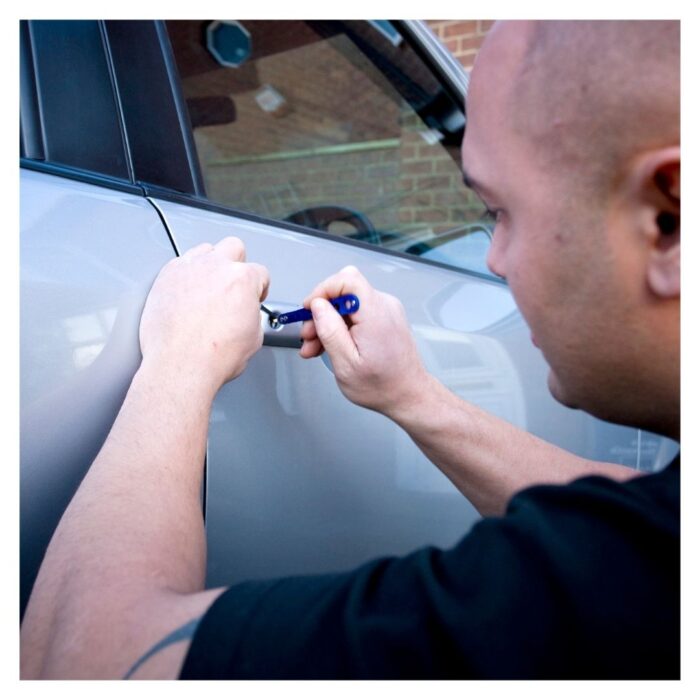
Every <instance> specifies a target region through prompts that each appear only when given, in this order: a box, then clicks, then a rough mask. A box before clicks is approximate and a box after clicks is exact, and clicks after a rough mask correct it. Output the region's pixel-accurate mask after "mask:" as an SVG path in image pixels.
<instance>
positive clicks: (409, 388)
mask: <svg viewBox="0 0 700 700" xmlns="http://www.w3.org/2000/svg"><path fill="white" fill-rule="evenodd" d="M342 294H355V295H356V296H357V297H358V298H359V299H360V308H359V310H358V311H357V312H355V313H354V314H352V315H351V316H340V314H338V312H337V311H336V310H335V309H334V308H333V307H332V306H331V305H330V303H329V302H328V299H332V298H334V297H337V296H340V295H342ZM304 306H305V307H306V308H310V309H311V313H312V314H313V321H306V322H305V323H304V326H303V328H302V331H301V337H302V339H303V341H304V342H303V345H302V347H301V350H300V351H299V354H300V355H301V356H302V357H303V358H307V359H308V358H311V357H317V356H318V355H320V354H321V353H322V352H323V351H324V349H325V350H326V351H327V352H328V355H329V356H330V359H331V362H332V363H333V371H334V374H335V378H336V381H337V382H338V386H339V387H340V390H341V391H342V392H343V394H345V396H346V397H347V398H348V399H349V400H350V401H352V402H353V403H355V404H358V405H359V406H364V407H365V408H370V409H373V410H375V411H379V412H380V413H384V414H385V415H389V416H391V415H392V414H393V413H394V412H395V411H396V410H397V409H401V408H406V407H407V405H409V404H411V403H412V402H414V401H420V395H421V387H422V386H423V385H424V382H425V381H426V380H427V378H428V376H429V375H428V374H427V371H426V370H425V367H424V366H423V363H422V361H421V359H420V357H419V355H418V351H417V349H416V345H415V342H414V340H413V337H412V335H411V330H410V328H409V325H408V322H407V320H406V315H405V313H404V310H403V306H402V305H401V302H400V301H399V300H398V299H397V298H396V297H393V296H391V295H390V294H385V293H383V292H380V291H377V290H376V289H374V288H373V287H372V286H371V285H370V283H369V282H368V281H367V280H366V279H365V278H364V277H363V276H362V274H361V273H360V272H359V270H358V269H357V268H356V267H353V266H349V267H345V268H343V269H342V270H341V271H340V272H338V273H336V274H335V275H333V276H332V277H329V278H328V279H327V280H325V281H323V282H321V283H320V284H319V285H318V286H317V287H316V288H315V289H314V290H313V292H311V294H309V296H308V297H307V298H306V299H305V301H304Z"/></svg>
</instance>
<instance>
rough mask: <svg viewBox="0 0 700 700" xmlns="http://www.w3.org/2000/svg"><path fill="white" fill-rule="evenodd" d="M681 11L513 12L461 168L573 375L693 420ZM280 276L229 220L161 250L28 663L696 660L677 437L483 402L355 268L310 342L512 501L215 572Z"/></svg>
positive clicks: (648, 423) (323, 674) (501, 666)
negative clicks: (687, 615)
mask: <svg viewBox="0 0 700 700" xmlns="http://www.w3.org/2000/svg"><path fill="white" fill-rule="evenodd" d="M678 33H679V27H678V24H677V23H674V22H653V23H652V22H637V23H635V22H604V23H595V22H593V23H590V22H563V23H558V22H557V23H553V22H544V23H528V22H514V23H506V24H500V25H497V26H496V27H495V28H494V30H493V31H492V33H491V34H490V35H489V37H488V38H487V40H486V42H485V44H484V46H483V48H482V51H481V54H480V56H479V59H478V61H477V65H476V67H475V68H474V71H473V74H472V80H471V86H470V94H469V101H468V114H467V117H468V128H467V131H466V136H465V140H464V144H463V160H464V165H465V178H466V181H467V183H468V184H469V185H470V186H471V187H472V188H473V189H474V190H475V191H476V192H477V193H478V194H479V196H480V197H481V198H482V199H483V200H484V202H485V203H486V204H487V206H488V207H489V209H490V210H491V211H492V212H493V216H494V218H495V232H494V240H493V245H492V248H491V251H490V254H489V265H490V267H491V269H492V270H493V271H494V272H496V273H497V274H499V275H502V276H503V277H505V278H506V279H507V280H508V282H509V285H510V287H511V289H512V291H513V294H514V296H515V299H516V301H517V302H518V304H519V307H520V309H521V310H522V313H523V315H524V317H525V319H526V320H527V322H528V323H529V324H530V326H531V328H532V332H533V341H534V342H536V344H537V345H539V346H540V348H541V350H542V352H543V354H544V356H545V358H546V360H547V362H548V363H549V365H550V368H551V372H550V375H549V385H550V389H551V391H552V393H553V394H554V396H555V397H556V398H557V399H559V400H560V401H561V402H563V403H565V404H567V405H569V406H576V407H579V408H581V409H583V410H586V411H588V412H590V413H592V414H594V415H597V416H600V417H601V418H604V419H607V420H611V421H616V422H620V423H626V424H629V425H635V426H639V427H640V428H644V429H646V430H652V431H655V432H659V433H663V434H665V435H668V436H670V437H673V438H676V439H678V438H679V432H680V407H679V393H680V387H679V334H680V328H679V306H680V150H679V140H680V139H679V113H678V110H679V85H678V54H679V36H678ZM267 284H268V280H267V273H266V271H265V269H264V268H262V267H260V266H258V265H254V264H251V263H245V262H244V250H243V247H242V244H241V243H240V241H238V240H237V239H235V238H228V239H225V240H223V241H221V242H220V243H218V244H217V245H216V246H211V245H209V244H205V245H202V246H198V247H197V248H194V249H193V250H191V251H188V252H187V253H186V254H185V255H183V256H182V258H181V259H179V260H176V261H173V262H171V263H169V264H168V265H166V267H165V268H164V269H163V271H162V272H161V274H160V275H159V277H158V279H157V280H156V282H155V284H154V286H153V289H152V291H151V293H150V295H149V298H148V301H147V303H146V307H145V309H144V312H143V318H142V322H141V336H140V337H141V347H142V353H143V362H142V365H141V367H140V368H139V370H138V372H137V374H136V376H135V377H134V380H133V383H132V385H131V388H130V390H129V393H128V395H127V397H126V400H125V402H124V405H123V407H122V410H121V412H120V414H119V416H118V418H117V420H116V422H115V424H114V427H113V429H112V432H111V433H110V435H109V437H108V439H107V441H106V443H105V445H104V447H103V449H102V451H101V452H100V454H99V455H98V457H97V459H96V460H95V463H94V464H93V466H92V467H91V469H90V471H89V473H88V475H87V476H86V478H85V480H84V481H83V483H82V485H81V487H80V489H79V490H78V492H77V493H76V495H75V497H74V499H73V501H72V502H71V504H70V505H69V507H68V509H67V510H66V513H65V514H64V517H63V519H62V520H61V522H60V524H59V526H58V528H57V530H56V533H55V535H54V537H53V539H52V541H51V544H50V546H49V549H48V551H47V554H46V557H45V560H44V563H43V565H42V568H41V570H40V572H39V576H38V578H37V581H36V584H35V587H34V591H33V593H32V597H31V599H30V602H29V605H28V608H27V612H26V615H25V621H24V624H23V629H22V655H21V660H22V675H23V677H26V678H34V677H58V678H76V677H85V678H101V677H117V678H119V677H130V678H147V677H151V678H174V677H177V676H178V675H179V676H180V677H184V678H193V677H206V678H224V677H237V678H474V677H480V678H499V677H500V678H536V677H540V678H555V677H561V678H566V677H583V678H647V677H648V678H676V677H678V676H679V673H680V666H679V664H680V662H679V641H680V640H679V628H680V620H679V617H680V610H679V594H680V591H679V588H680V583H679V565H680V561H679V557H680V551H679V478H680V477H679V464H678V460H676V461H675V462H674V463H673V464H672V465H671V466H669V467H667V468H666V470H664V472H662V473H661V474H656V475H649V476H642V477H639V478H633V479H631V478H629V477H630V472H629V470H626V469H623V468H621V467H616V466H614V465H606V464H600V463H594V462H589V461H587V460H583V459H580V458H578V457H575V456H573V455H571V454H568V453H566V452H564V451H563V450H560V449H558V448H556V447H554V446H552V445H549V444H547V443H545V442H543V441H541V440H539V439H537V438H535V437H533V436H530V435H528V434H526V433H524V432H522V431H520V430H518V429H516V428H514V427H512V426H510V425H508V424H507V423H504V422H503V421H501V420H499V419H496V418H494V417H492V416H489V415H488V414H486V413H485V412H483V411H481V410H479V409H477V408H476V407H474V406H471V405H469V404H467V403H464V402H463V401H461V400H460V399H458V398H457V397H455V396H454V395H452V394H450V393H449V392H448V391H447V390H446V389H445V388H443V387H442V386H441V385H440V384H439V383H438V382H436V381H435V380H434V379H432V378H431V377H430V376H429V375H428V374H427V373H426V372H425V370H424V368H423V366H422V364H421V362H420V358H419V357H418V354H417V352H416V349H415V346H414V344H413V341H412V339H411V335H410V331H409V328H408V326H407V324H406V321H405V318H404V316H403V312H402V309H401V305H400V303H399V302H398V301H397V300H396V299H394V298H393V297H390V296H388V295H386V294H383V293H381V292H379V291H377V290H374V289H373V288H372V287H371V286H370V285H369V283H368V282H367V281H366V280H365V279H364V277H363V276H362V275H361V273H360V272H359V271H357V270H355V269H353V268H347V269H345V270H341V271H340V272H339V273H338V274H337V275H335V276H333V277H331V278H330V279H328V280H326V281H325V282H322V283H321V284H320V285H319V286H318V287H317V288H316V289H315V290H313V292H312V293H311V294H310V295H309V298H308V299H307V301H306V303H307V305H309V306H310V308H311V310H312V312H313V321H311V322H307V323H306V324H305V326H304V328H303V330H302V337H303V338H304V344H303V347H302V349H301V351H300V353H301V356H302V357H304V358H312V357H316V356H317V355H319V354H320V353H321V352H322V351H323V350H324V349H325V351H327V352H328V354H329V355H330V357H331V359H332V362H333V367H334V371H335V375H336V378H337V381H338V384H339V386H340V389H341V390H342V391H343V393H344V394H345V395H346V396H347V397H348V398H349V399H350V400H351V401H353V402H355V403H358V404H360V405H363V406H366V407H367V408H370V409H373V410H375V411H380V412H382V413H384V414H386V415H387V416H389V417H391V418H392V419H393V420H395V421H396V422H397V423H399V424H400V425H401V426H403V427H404V428H405V429H406V430H407V431H408V432H409V434H410V435H411V436H412V437H413V439H414V440H415V441H416V443H417V444H418V445H419V446H420V448H421V449H422V450H423V451H424V452H425V453H426V454H427V455H428V456H429V457H430V458H431V460H432V461H433V462H434V463H435V464H436V465H437V466H438V467H439V468H440V469H442V470H443V471H444V472H445V473H446V474H447V475H448V476H449V478H450V479H452V481H453V482H454V483H455V484H456V485H457V487H458V488H459V489H460V490H461V491H462V492H463V493H464V494H465V496H467V497H468V498H469V499H470V500H471V501H472V502H473V503H474V504H475V505H477V507H478V508H479V509H480V510H481V512H482V513H484V514H487V515H489V514H491V515H494V516H496V517H487V518H485V519H484V520H483V521H481V522H480V523H478V524H477V525H476V526H475V527H474V528H473V530H472V532H471V533H469V534H468V535H467V536H466V537H465V538H464V539H463V540H462V541H461V542H460V543H459V544H458V545H457V546H456V547H455V548H454V549H452V550H449V551H446V552H442V551H438V550H436V549H433V548H428V549H424V550H419V551H418V552H415V553H413V554H412V555H409V556H407V557H404V558H387V559H382V560H379V561H375V562H370V563H369V564H367V565H365V566H363V567H361V568H360V569H358V570H357V571H354V572H349V573H347V574H343V575H330V576H320V577H296V578H291V579H283V580H280V581H270V582H250V583H244V584H239V585H237V586H233V587H232V588H230V589H229V590H228V591H226V592H224V590H223V589H217V590H209V591H205V590H202V589H203V585H204V569H205V546H204V530H203V526H202V518H201V511H200V503H199V487H200V481H201V465H202V462H203V456H204V449H205V441H206V433H207V423H208V415H209V410H210V407H211V402H212V400H213V398H214V396H215V394H216V392H217V391H218V389H219V388H220V387H221V386H222V384H223V383H225V382H226V381H228V380H230V379H232V378H234V377H236V376H237V375H239V374H240V373H241V372H242V371H243V370H244V368H245V364H246V361H247V360H248V359H249V358H250V356H251V355H252V354H253V353H254V352H255V351H256V350H257V349H258V348H259V347H260V344H261V329H260V323H259V312H258V304H259V302H260V301H261V300H262V299H264V298H265V294H266V289H267ZM348 292H350V293H355V294H357V295H358V296H359V297H360V298H361V299H362V307H361V309H360V311H359V312H358V313H357V314H355V315H354V316H353V317H352V321H351V325H350V327H348V326H347V325H346V323H345V321H343V320H342V319H341V318H340V317H339V316H338V315H337V314H336V313H335V312H334V311H332V309H331V307H330V305H329V304H328V302H327V301H326V300H327V299H328V298H331V297H333V296H337V295H338V294H341V293H348ZM234 319H235V320H234ZM590 474H595V475H596V476H586V475H590ZM577 477H585V478H580V479H578V478H577ZM545 483H546V484H549V485H546V486H537V487H534V488H527V487H529V486H532V485H534V484H545ZM555 484H559V485H555ZM523 489H525V490H524V491H523ZM234 534H235V533H234Z"/></svg>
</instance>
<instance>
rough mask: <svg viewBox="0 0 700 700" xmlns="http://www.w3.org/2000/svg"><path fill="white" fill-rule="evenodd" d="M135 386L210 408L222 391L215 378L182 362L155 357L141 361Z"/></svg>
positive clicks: (170, 398)
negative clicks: (138, 385)
mask: <svg viewBox="0 0 700 700" xmlns="http://www.w3.org/2000/svg"><path fill="white" fill-rule="evenodd" d="M133 383H138V384H141V385H145V386H147V387H149V388H150V389H151V390H152V391H157V392H162V393H163V394H167V395H168V399H169V400H173V399H174V400H177V399H178V397H182V398H183V399H185V400H186V401H187V402H191V403H195V404H197V405H202V404H204V405H207V406H208V405H211V403H213V401H214V397H215V396H216V394H217V392H218V391H219V389H220V388H221V387H220V384H219V383H218V382H217V381H216V380H215V378H214V377H213V376H212V375H207V373H206V372H203V371H194V372H193V371H191V369H188V368H186V367H183V366H182V365H179V364H178V363H175V362H168V361H166V360H163V359H162V358H158V359H156V358H152V357H144V358H143V359H142V360H141V364H140V366H139V368H138V370H137V371H136V375H135V376H134V382H133Z"/></svg>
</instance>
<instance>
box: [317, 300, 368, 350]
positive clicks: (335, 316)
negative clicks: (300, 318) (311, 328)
mask: <svg viewBox="0 0 700 700" xmlns="http://www.w3.org/2000/svg"><path fill="white" fill-rule="evenodd" d="M311 313H312V314H313V317H314V325H315V326H316V334H317V335H318V339H319V340H320V341H321V343H322V344H323V347H324V348H325V349H326V350H327V351H328V354H329V355H330V356H331V360H335V359H336V358H343V359H345V360H346V361H348V362H350V361H352V358H353V355H356V354H357V348H356V347H355V343H354V341H353V339H352V337H351V335H350V331H349V330H348V327H347V326H346V325H345V320H344V319H343V317H342V316H341V315H340V314H339V313H338V312H337V311H336V310H335V309H334V308H333V307H332V306H331V305H330V304H329V303H328V301H326V300H325V299H319V298H317V299H313V300H312V302H311ZM311 342H313V341H311Z"/></svg>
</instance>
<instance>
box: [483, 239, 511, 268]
mask: <svg viewBox="0 0 700 700" xmlns="http://www.w3.org/2000/svg"><path fill="white" fill-rule="evenodd" d="M503 258H504V256H503V247H502V246H501V241H500V237H497V236H496V235H495V234H494V236H493V237H492V239H491V245H490V246H489V252H488V254H487V255H486V266H487V267H488V268H489V270H491V272H493V274H494V275H497V276H498V277H503V279H505V278H506V269H505V264H504V259H503Z"/></svg>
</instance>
